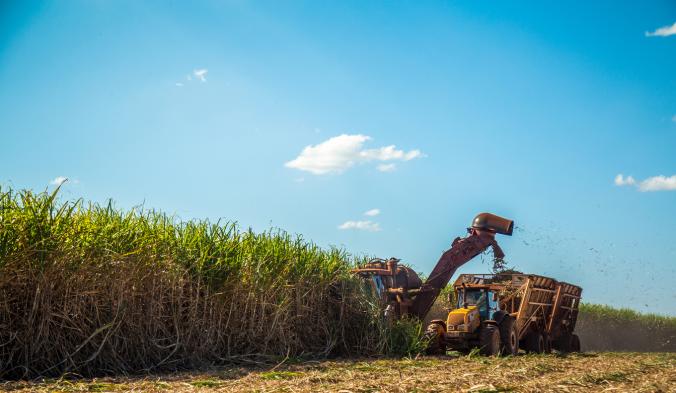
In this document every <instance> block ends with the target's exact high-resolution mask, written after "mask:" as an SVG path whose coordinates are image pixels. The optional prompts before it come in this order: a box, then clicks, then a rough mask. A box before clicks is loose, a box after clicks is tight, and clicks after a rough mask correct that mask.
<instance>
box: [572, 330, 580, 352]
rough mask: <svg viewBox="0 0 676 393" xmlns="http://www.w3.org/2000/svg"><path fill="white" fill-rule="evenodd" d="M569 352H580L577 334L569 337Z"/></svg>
mask: <svg viewBox="0 0 676 393" xmlns="http://www.w3.org/2000/svg"><path fill="white" fill-rule="evenodd" d="M570 352H580V337H578V335H577V334H573V335H572V336H571V337H570Z"/></svg>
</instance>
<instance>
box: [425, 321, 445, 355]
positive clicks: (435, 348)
mask: <svg viewBox="0 0 676 393" xmlns="http://www.w3.org/2000/svg"><path fill="white" fill-rule="evenodd" d="M444 333H446V327H445V326H444V324H443V323H438V322H432V323H430V325H429V326H428V327H427V330H425V335H424V337H423V339H424V340H425V343H426V345H427V346H426V348H425V353H426V354H428V355H443V354H445V353H446V342H445V341H444Z"/></svg>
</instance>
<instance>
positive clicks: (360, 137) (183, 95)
mask: <svg viewBox="0 0 676 393" xmlns="http://www.w3.org/2000/svg"><path fill="white" fill-rule="evenodd" d="M587 3H588V2H577V3H574V4H561V3H559V2H532V3H528V2H518V3H516V2H512V3H507V2H502V3H491V4H488V3H479V2H473V1H466V2H387V3H385V2H363V1H354V2H350V1H343V2H316V1H307V2H277V1H267V2H247V1H233V2H221V1H206V2H200V1H194V2H160V1H156V2H150V1H145V2H140V1H115V2H113V1H76V0H73V1H68V2H31V1H16V2H2V3H0V133H1V135H2V139H1V140H2V142H1V143H0V184H3V185H11V186H13V187H15V188H31V189H35V190H43V189H45V188H47V187H53V185H50V182H53V181H55V180H56V179H57V178H58V177H68V178H70V181H69V182H68V183H66V185H65V186H64V196H65V197H80V196H82V197H84V198H86V199H91V200H94V201H100V202H103V201H106V199H108V198H113V199H114V200H115V201H116V202H117V204H118V206H120V207H124V208H127V207H131V206H135V205H138V204H140V203H145V205H146V206H148V207H152V208H159V209H162V210H164V211H166V212H169V213H172V214H176V215H177V216H178V217H180V218H183V219H190V218H210V219H214V220H215V219H218V218H225V219H230V220H236V221H238V222H239V223H240V224H241V225H242V226H244V227H248V226H251V227H253V228H254V229H256V230H264V229H266V228H269V227H270V226H274V227H281V228H284V229H286V230H288V231H290V232H292V233H299V234H303V235H304V236H305V237H307V238H309V239H312V240H314V241H316V242H317V243H318V244H320V245H323V246H328V245H337V246H343V247H345V248H346V249H347V250H349V251H351V252H353V253H355V254H368V255H374V256H381V257H389V256H397V257H399V258H402V259H403V260H404V261H406V262H409V263H411V264H413V265H414V266H415V267H416V268H417V269H418V270H420V271H423V272H429V271H430V270H431V268H432V266H433V265H434V263H435V262H436V261H437V258H438V257H439V255H440V253H441V252H442V251H443V250H444V249H445V248H447V247H448V246H449V244H450V242H451V240H452V239H453V238H454V237H455V236H460V235H463V233H464V229H465V227H467V226H468V225H469V223H470V222H471V219H472V218H473V217H474V215H475V214H476V213H479V212H482V211H490V212H493V213H496V214H500V215H503V216H506V217H510V218H513V219H514V220H515V221H516V223H517V226H518V228H517V230H516V231H515V234H514V236H513V237H511V238H507V237H502V238H501V239H500V241H501V244H502V246H503V248H504V250H505V252H506V253H507V259H508V260H509V262H510V263H511V264H512V265H514V266H516V267H517V268H518V269H520V270H523V271H526V272H531V273H537V274H545V275H551V276H553V277H556V278H558V279H561V280H565V281H569V282H572V283H577V284H579V285H581V286H583V287H584V297H585V299H586V300H587V301H591V302H599V303H607V304H611V305H615V306H625V307H631V308H634V309H637V310H640V311H651V312H657V313H662V314H670V315H676V290H674V286H673V282H674V280H675V279H676V240H675V239H676V78H675V77H674V70H676V25H675V23H676V4H674V3H673V2H671V1H662V2H660V1H654V2H650V3H649V4H647V5H646V4H642V5H638V4H637V3H632V2H617V1H612V2H611V1H607V2H595V3H594V4H587ZM393 146H394V147H393ZM620 174H621V175H622V176H621V177H618V175H620ZM660 176H661V177H660ZM374 209H377V210H378V211H377V212H376V211H374ZM366 212H369V215H367V214H365V213H366ZM489 268H490V266H489V263H488V258H485V261H483V262H482V260H481V259H480V258H477V260H475V261H472V262H470V263H469V264H467V265H466V266H464V267H463V268H462V269H461V271H460V272H487V271H488V270H489Z"/></svg>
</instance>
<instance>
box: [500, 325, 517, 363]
mask: <svg viewBox="0 0 676 393" xmlns="http://www.w3.org/2000/svg"><path fill="white" fill-rule="evenodd" d="M500 342H501V344H502V345H501V346H500V353H501V354H502V355H511V356H516V354H518V353H519V338H518V337H517V336H516V321H515V320H514V318H513V317H505V319H503V320H502V323H501V324H500Z"/></svg>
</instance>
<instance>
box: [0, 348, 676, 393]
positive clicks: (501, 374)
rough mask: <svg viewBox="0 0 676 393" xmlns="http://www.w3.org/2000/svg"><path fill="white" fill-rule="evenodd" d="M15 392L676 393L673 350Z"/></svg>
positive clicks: (298, 369)
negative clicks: (650, 352)
mask: <svg viewBox="0 0 676 393" xmlns="http://www.w3.org/2000/svg"><path fill="white" fill-rule="evenodd" d="M0 391H12V392H342V393H349V392H354V393H357V392H580V391H590V392H599V391H616V392H676V353H654V354H649V353H598V354H597V353H584V354H575V355H568V356H557V355H522V356H516V357H508V358H485V357H480V356H446V357H424V358H418V359H402V360H390V359H380V360H368V359H364V360H354V361H347V360H343V361H322V362H304V363H298V364H290V365H289V364H281V365H278V366H277V367H268V368H257V369H256V368H220V369H214V370H212V371H207V372H199V373H195V372H193V373H180V374H171V375H149V376H142V377H124V378H100V379H92V380H65V379H62V380H46V381H35V382H27V381H14V382H4V383H3V382H0Z"/></svg>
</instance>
